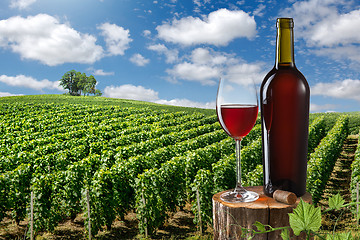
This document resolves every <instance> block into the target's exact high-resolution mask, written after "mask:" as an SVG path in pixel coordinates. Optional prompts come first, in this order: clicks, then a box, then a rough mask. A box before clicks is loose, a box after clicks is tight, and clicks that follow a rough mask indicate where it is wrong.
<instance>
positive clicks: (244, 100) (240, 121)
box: [216, 78, 259, 202]
mask: <svg viewBox="0 0 360 240" xmlns="http://www.w3.org/2000/svg"><path fill="white" fill-rule="evenodd" d="M258 106H259V105H258V97H257V92H256V87H255V84H253V83H250V84H249V83H240V82H234V81H230V80H228V79H226V78H222V79H220V82H219V88H218V92H217V98H216V112H217V115H218V119H219V122H220V125H221V127H222V128H223V129H224V130H225V132H226V133H227V134H228V135H229V136H230V137H232V138H233V139H234V140H235V143H236V147H235V154H236V186H235V189H234V190H231V191H227V192H225V193H223V194H222V195H221V196H220V198H221V199H222V200H223V201H225V202H252V201H255V200H256V199H258V198H259V195H258V194H257V193H255V192H252V191H247V190H246V189H245V188H244V187H243V186H242V184H241V160H240V159H241V158H240V157H241V156H240V149H241V140H242V139H243V138H244V137H245V136H246V135H247V134H248V133H249V132H250V131H251V129H252V128H253V127H254V125H255V122H256V119H257V116H258V108H259V107H258Z"/></svg>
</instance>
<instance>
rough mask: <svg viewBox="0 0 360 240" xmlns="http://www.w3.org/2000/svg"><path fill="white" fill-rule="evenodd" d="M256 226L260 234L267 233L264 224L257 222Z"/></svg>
mask: <svg viewBox="0 0 360 240" xmlns="http://www.w3.org/2000/svg"><path fill="white" fill-rule="evenodd" d="M254 226H255V227H256V228H257V229H258V231H259V232H265V231H266V229H265V226H264V224H262V223H261V222H258V221H256V222H255V223H254Z"/></svg>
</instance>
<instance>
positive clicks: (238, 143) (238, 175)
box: [235, 139, 244, 191]
mask: <svg viewBox="0 0 360 240" xmlns="http://www.w3.org/2000/svg"><path fill="white" fill-rule="evenodd" d="M235 143H236V146H235V155H236V188H235V191H244V188H243V186H242V184H241V158H240V150H241V140H239V139H235Z"/></svg>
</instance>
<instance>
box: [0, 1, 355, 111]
mask: <svg viewBox="0 0 360 240" xmlns="http://www.w3.org/2000/svg"><path fill="white" fill-rule="evenodd" d="M277 17H292V18H294V22H295V29H294V35H295V62H296V65H297V67H298V68H299V69H300V71H301V72H302V73H303V74H304V75H305V77H306V78H307V80H308V82H309V85H310V88H311V112H327V111H338V112H349V111H359V110H360V109H359V107H358V106H359V103H360V80H359V79H360V32H359V30H360V2H359V1H357V0H353V1H347V0H308V1H294V0H289V1H280V0H269V1H268V0H255V1H253V0H239V1H236V0H235V1H234V0H231V1H230V0H219V1H213V0H184V1H182V0H142V1H140V0H72V1H69V0H51V1H49V0H4V1H1V2H0V96H11V95H28V94H61V93H64V92H65V91H64V90H63V89H61V88H60V87H59V86H58V80H59V79H61V77H62V76H63V74H64V73H65V72H67V71H69V70H72V69H75V70H76V71H80V72H85V73H86V74H87V75H90V74H92V75H94V76H95V78H96V79H97V81H98V85H97V88H98V89H100V90H101V91H102V93H103V96H106V97H114V98H127V99H137V100H144V101H151V102H157V103H164V104H173V105H181V106H192V107H194V106H195V107H203V108H215V99H216V91H217V83H218V79H219V78H220V77H224V76H226V77H230V78H234V79H242V80H243V79H248V80H253V81H254V82H256V83H257V84H260V83H261V81H262V79H263V78H264V76H265V74H266V73H267V72H268V71H269V70H270V69H271V68H272V67H273V65H274V60H275V38H276V28H275V22H276V18H277Z"/></svg>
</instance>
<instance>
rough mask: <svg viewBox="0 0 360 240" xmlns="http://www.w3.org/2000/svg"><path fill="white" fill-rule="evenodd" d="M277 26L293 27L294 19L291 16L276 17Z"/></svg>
mask: <svg viewBox="0 0 360 240" xmlns="http://www.w3.org/2000/svg"><path fill="white" fill-rule="evenodd" d="M276 27H277V28H293V27H294V21H293V19H292V18H278V19H277V21H276Z"/></svg>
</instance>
